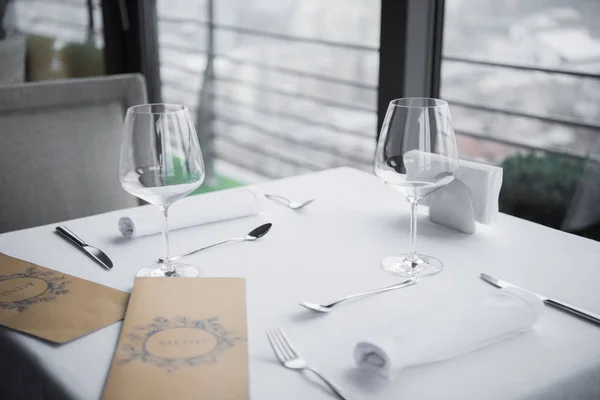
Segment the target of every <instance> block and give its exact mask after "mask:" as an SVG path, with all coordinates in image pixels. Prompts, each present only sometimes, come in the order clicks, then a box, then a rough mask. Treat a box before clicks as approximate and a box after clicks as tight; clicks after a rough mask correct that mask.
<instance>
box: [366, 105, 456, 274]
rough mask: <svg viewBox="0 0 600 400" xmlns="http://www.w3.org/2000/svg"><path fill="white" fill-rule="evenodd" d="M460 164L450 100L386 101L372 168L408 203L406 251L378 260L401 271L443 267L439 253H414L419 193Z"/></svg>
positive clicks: (449, 175) (441, 181)
mask: <svg viewBox="0 0 600 400" xmlns="http://www.w3.org/2000/svg"><path fill="white" fill-rule="evenodd" d="M457 168H458V156H457V150H456V139H455V136H454V130H453V128H452V121H451V119H450V111H449V109H448V103H446V102H445V101H443V100H438V99H430V98H404V99H396V100H393V101H392V102H390V105H389V107H388V109H387V113H386V115H385V120H384V122H383V126H382V128H381V134H380V136H379V141H378V142H377V150H376V152H375V162H374V169H375V174H376V175H377V176H378V177H379V178H380V179H381V180H382V181H384V182H385V183H387V184H388V185H390V186H392V187H393V188H395V189H397V190H398V191H400V192H401V193H403V194H404V195H405V196H406V198H407V199H408V201H409V203H410V243H409V251H408V253H406V254H402V255H400V256H397V257H387V258H385V259H384V260H383V262H382V267H383V269H384V270H385V271H387V272H389V273H391V274H394V275H400V276H414V275H431V274H435V273H437V272H439V271H441V270H442V268H443V263H442V262H441V261H440V260H438V259H437V258H434V257H431V256H427V255H424V254H417V252H416V248H415V244H416V235H417V204H418V202H419V199H421V198H422V197H423V196H427V195H428V194H430V193H432V192H433V191H435V190H437V189H439V188H441V187H442V186H444V185H447V184H448V183H450V182H451V181H452V180H453V179H454V173H455V172H456V170H457Z"/></svg>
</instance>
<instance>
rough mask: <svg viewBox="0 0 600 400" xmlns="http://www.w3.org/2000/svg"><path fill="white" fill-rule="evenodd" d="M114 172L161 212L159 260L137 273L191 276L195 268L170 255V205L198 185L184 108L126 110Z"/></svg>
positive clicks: (195, 148)
mask: <svg viewBox="0 0 600 400" xmlns="http://www.w3.org/2000/svg"><path fill="white" fill-rule="evenodd" d="M119 177H120V180H121V186H123V189H125V190H126V191H128V192H129V193H131V194H132V195H134V196H136V197H139V198H140V199H143V200H145V201H147V202H148V203H151V204H154V205H155V206H157V207H158V208H159V209H160V211H161V212H162V214H163V227H162V237H163V247H164V254H163V260H164V262H163V264H162V265H161V266H160V268H157V267H149V268H144V269H142V270H141V271H139V272H138V274H137V276H183V277H195V276H198V275H199V271H198V270H197V269H196V268H194V267H192V266H190V265H186V264H182V263H175V262H172V261H170V260H169V236H168V225H167V213H168V209H169V206H170V205H171V204H173V203H174V202H176V201H177V200H179V199H182V198H183V197H185V196H186V195H187V194H189V193H191V192H193V191H194V190H195V189H197V188H198V187H200V185H201V184H202V181H203V180H204V163H203V161H202V153H201V152H200V145H199V144H198V137H197V135H196V129H195V128H194V124H193V122H192V119H191V117H190V114H189V111H188V109H187V107H184V106H180V105H175V104H142V105H138V106H134V107H131V108H129V109H128V110H127V116H126V117H125V123H124V125H123V141H122V143H121V161H120V166H119Z"/></svg>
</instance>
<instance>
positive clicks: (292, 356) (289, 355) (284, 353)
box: [267, 328, 352, 400]
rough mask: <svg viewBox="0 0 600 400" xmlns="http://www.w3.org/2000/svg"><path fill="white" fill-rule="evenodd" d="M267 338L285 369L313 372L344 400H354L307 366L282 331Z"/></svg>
mask: <svg viewBox="0 0 600 400" xmlns="http://www.w3.org/2000/svg"><path fill="white" fill-rule="evenodd" d="M267 338H268V339H269V343H271V347H272V348H273V352H274V353H275V356H276V357H277V358H278V359H279V362H281V363H282V364H283V366H284V367H286V368H289V369H297V370H301V371H302V370H308V371H311V372H313V373H314V374H315V375H317V376H318V377H319V378H321V380H322V381H323V382H325V383H326V384H327V385H328V386H329V387H330V388H331V389H332V390H333V391H334V392H335V394H337V395H338V396H339V397H340V398H341V399H342V400H352V397H350V396H348V395H347V394H344V393H343V391H342V389H340V387H339V386H337V385H336V384H334V383H333V382H331V381H330V380H329V379H327V378H325V377H324V376H323V375H322V374H321V373H320V372H319V371H317V370H316V369H315V368H312V367H309V366H308V365H306V361H304V359H303V358H301V357H300V356H299V355H298V352H296V349H295V348H294V347H293V346H292V343H291V342H290V341H289V340H288V338H287V337H286V336H285V335H284V334H283V332H282V331H281V329H279V328H276V329H272V330H269V331H267Z"/></svg>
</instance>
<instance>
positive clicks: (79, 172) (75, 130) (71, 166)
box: [0, 74, 146, 232]
mask: <svg viewBox="0 0 600 400" xmlns="http://www.w3.org/2000/svg"><path fill="white" fill-rule="evenodd" d="M142 103H146V84H145V81H144V78H143V77H142V76H141V75H138V74H128V75H113V76H105V77H97V78H84V79H69V80H57V81H45V82H39V83H38V82H36V83H25V84H18V85H11V86H4V87H2V86H0V232H7V231H12V230H17V229H24V228H28V227H32V226H37V225H43V224H49V223H54V222H58V221H63V220H67V219H73V218H80V217H84V216H88V215H93V214H98V213H102V212H107V211H112V210H116V209H119V208H125V207H133V206H136V205H137V204H138V203H137V201H136V199H135V198H134V197H133V196H131V195H130V194H128V193H127V192H125V191H124V190H123V189H122V188H121V185H120V183H119V175H118V170H119V154H120V146H121V128H122V124H123V120H124V116H125V113H126V111H127V108H128V107H130V106H132V105H135V104H142Z"/></svg>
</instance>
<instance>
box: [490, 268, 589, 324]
mask: <svg viewBox="0 0 600 400" xmlns="http://www.w3.org/2000/svg"><path fill="white" fill-rule="evenodd" d="M479 277H480V278H481V279H483V280H484V281H486V282H487V283H490V284H492V285H494V286H496V287H498V288H506V287H515V288H518V289H522V290H526V291H528V292H529V293H532V294H534V295H536V296H537V297H539V298H540V299H541V300H542V301H543V302H544V304H546V305H547V306H550V307H553V308H556V309H558V310H561V311H564V312H566V313H569V314H572V315H575V316H576V317H579V318H583V319H585V320H588V321H590V322H593V323H595V324H598V325H600V315H598V314H594V313H592V312H589V311H586V310H583V309H581V308H579V307H575V306H572V305H570V304H567V303H564V302H562V301H558V300H555V299H552V298H550V297H546V296H542V295H541V294H538V293H534V292H532V291H530V290H527V289H523V288H520V287H519V286H517V285H513V284H512V283H508V282H506V281H503V280H500V279H497V278H494V277H493V276H490V275H488V274H481V275H479Z"/></svg>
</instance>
